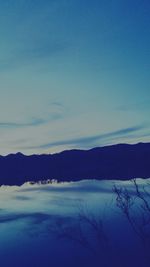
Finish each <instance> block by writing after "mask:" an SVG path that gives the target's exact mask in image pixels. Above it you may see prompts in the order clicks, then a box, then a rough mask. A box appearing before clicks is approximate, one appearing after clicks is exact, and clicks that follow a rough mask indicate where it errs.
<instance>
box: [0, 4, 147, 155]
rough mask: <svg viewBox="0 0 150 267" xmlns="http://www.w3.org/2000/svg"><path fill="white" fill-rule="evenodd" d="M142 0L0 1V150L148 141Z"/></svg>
mask: <svg viewBox="0 0 150 267" xmlns="http://www.w3.org/2000/svg"><path fill="white" fill-rule="evenodd" d="M149 14H150V3H149V1H148V0H133V1H129V0H121V1H120V0H114V1H110V0H101V1H98V0H93V1H89V0H86V1H85V0H83V1H81V0H80V1H79V0H76V1H73V0H61V1H60V0H55V1H54V0H52V1H50V0H49V1H48V0H45V1H42V0H36V1H35V0H30V1H29V0H5V1H4V0H2V1H0V33H1V34H0V36H1V38H0V154H4V155H5V154H8V153H11V152H13V153H15V152H17V151H21V152H23V153H25V154H33V153H54V152H58V151H62V150H64V149H72V148H84V149H88V148H91V147H94V146H102V145H109V144H115V143H120V142H121V143H122V142H126V143H136V142H149V141H150V119H149V117H150V116H149V114H150V105H149V103H150V78H149V77H150V66H149V65H150V16H149Z"/></svg>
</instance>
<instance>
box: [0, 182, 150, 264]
mask: <svg viewBox="0 0 150 267" xmlns="http://www.w3.org/2000/svg"><path fill="white" fill-rule="evenodd" d="M144 183H145V182H143V181H142V180H139V184H140V186H141V187H143V184H144ZM114 184H117V186H119V187H120V186H121V187H122V186H123V187H126V188H127V189H128V190H129V192H130V193H131V194H132V195H133V196H134V186H133V185H132V183H129V182H128V183H127V182H125V183H121V182H115V181H114V182H103V181H102V182H97V181H86V182H85V181H84V182H79V183H70V184H61V185H57V184H56V185H55V184H54V185H34V186H31V185H24V186H22V187H20V188H18V187H3V188H1V189H0V208H1V209H0V266H2V267H10V266H13V267H50V266H52V267H59V266H65V267H71V266H72V267H74V266H76V267H77V266H78V267H80V266H82V267H83V266H87V267H88V266H89V267H100V266H101V267H110V266H112V267H113V266H114V267H130V266H131V267H132V266H137V267H148V266H150V261H149V257H148V254H149V246H147V243H146V245H145V244H144V243H143V242H142V241H141V239H140V237H139V236H138V235H137V234H136V232H135V231H134V229H132V226H131V225H130V223H129V222H128V220H127V218H126V216H124V214H123V213H122V211H121V210H120V209H119V208H118V207H117V205H116V195H115V194H114V193H113V192H112V188H113V186H114ZM144 185H145V184H144ZM146 186H147V185H146ZM140 205H141V204H140ZM136 208H137V209H139V206H138V207H136ZM142 212H143V210H142ZM141 214H143V213H140V215H141ZM134 219H136V220H137V217H136V216H134ZM143 220H144V219H143ZM147 226H149V225H148V223H147ZM139 227H141V221H139ZM143 229H145V228H143ZM146 237H147V236H146Z"/></svg>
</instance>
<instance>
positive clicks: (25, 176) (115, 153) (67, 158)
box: [0, 143, 150, 185]
mask: <svg viewBox="0 0 150 267" xmlns="http://www.w3.org/2000/svg"><path fill="white" fill-rule="evenodd" d="M139 177H140V178H149V177H150V143H138V144H134V145H129V144H118V145H111V146H105V147H96V148H93V149H90V150H77V149H75V150H66V151H63V152H60V153H56V154H42V155H30V156H26V155H24V154H22V153H20V152H19V153H17V154H9V155H7V156H0V185H3V184H5V185H21V184H23V183H25V182H27V181H34V182H37V181H39V180H40V181H42V180H47V179H50V180H51V179H57V180H58V181H78V180H82V179H98V180H101V179H107V180H111V179H119V180H127V179H132V178H139Z"/></svg>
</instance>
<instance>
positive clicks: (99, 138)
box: [27, 125, 145, 149]
mask: <svg viewBox="0 0 150 267" xmlns="http://www.w3.org/2000/svg"><path fill="white" fill-rule="evenodd" d="M144 128H145V126H144V125H139V126H133V127H129V128H124V129H120V130H117V131H113V132H109V133H104V134H99V135H94V136H88V137H80V138H73V139H69V140H60V141H55V142H51V143H46V144H42V145H39V146H30V147H28V148H27V149H46V148H51V147H55V146H67V145H69V146H70V145H71V146H73V147H85V148H86V147H91V146H97V145H100V144H101V143H102V144H103V143H104V142H105V141H107V140H111V139H114V138H116V139H117V138H121V137H126V138H128V137H130V136H131V134H132V136H134V135H135V136H136V135H137V133H140V131H141V130H143V129H144Z"/></svg>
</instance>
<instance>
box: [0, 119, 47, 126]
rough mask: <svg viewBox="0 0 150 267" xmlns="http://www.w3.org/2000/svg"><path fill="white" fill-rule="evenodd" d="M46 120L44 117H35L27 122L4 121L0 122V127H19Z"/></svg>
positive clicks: (38, 123)
mask: <svg viewBox="0 0 150 267" xmlns="http://www.w3.org/2000/svg"><path fill="white" fill-rule="evenodd" d="M45 122H46V121H45V120H44V119H40V118H35V119H33V120H32V121H29V122H11V121H5V122H0V128H21V127H28V126H38V125H41V124H44V123H45Z"/></svg>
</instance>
